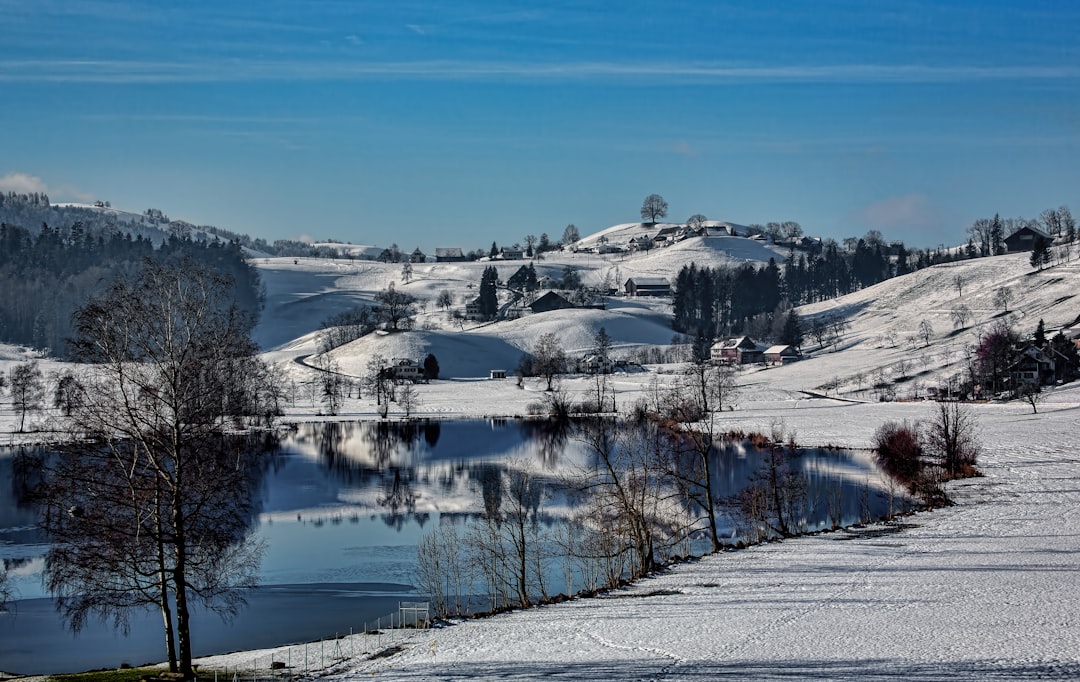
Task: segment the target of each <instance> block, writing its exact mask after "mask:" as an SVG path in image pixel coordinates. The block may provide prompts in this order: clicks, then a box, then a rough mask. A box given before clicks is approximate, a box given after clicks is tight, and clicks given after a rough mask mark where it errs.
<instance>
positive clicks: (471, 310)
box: [465, 296, 483, 320]
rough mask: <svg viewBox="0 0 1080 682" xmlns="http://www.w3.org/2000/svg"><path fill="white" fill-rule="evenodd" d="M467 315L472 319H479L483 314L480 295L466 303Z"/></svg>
mask: <svg viewBox="0 0 1080 682" xmlns="http://www.w3.org/2000/svg"><path fill="white" fill-rule="evenodd" d="M465 317H467V318H469V319H470V320H479V319H480V318H481V317H483V315H481V314H480V297H479V296H477V297H476V298H474V299H473V300H471V301H469V302H468V303H466V304H465Z"/></svg>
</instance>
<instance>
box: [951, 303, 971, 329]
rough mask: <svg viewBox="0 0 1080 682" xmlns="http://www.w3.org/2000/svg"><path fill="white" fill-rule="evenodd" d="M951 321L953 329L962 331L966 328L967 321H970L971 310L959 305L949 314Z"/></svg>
mask: <svg viewBox="0 0 1080 682" xmlns="http://www.w3.org/2000/svg"><path fill="white" fill-rule="evenodd" d="M950 316H951V317H952V321H953V327H954V328H955V329H963V328H964V327H965V326H967V323H968V320H970V319H971V309H970V308H968V307H967V306H966V305H964V304H963V303H961V304H960V305H958V306H956V307H955V308H953V309H952V312H951V313H950Z"/></svg>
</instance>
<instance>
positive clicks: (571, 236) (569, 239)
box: [562, 223, 581, 246]
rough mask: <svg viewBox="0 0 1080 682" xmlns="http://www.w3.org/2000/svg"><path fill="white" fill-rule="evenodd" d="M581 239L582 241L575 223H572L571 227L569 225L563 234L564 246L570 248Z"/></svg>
mask: <svg viewBox="0 0 1080 682" xmlns="http://www.w3.org/2000/svg"><path fill="white" fill-rule="evenodd" d="M580 239H581V235H580V234H579V233H578V229H577V226H576V225H574V224H573V223H570V224H569V225H567V226H566V229H565V230H563V233H562V243H563V246H569V245H570V244H573V243H574V242H576V241H578V240H580Z"/></svg>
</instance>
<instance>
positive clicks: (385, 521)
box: [0, 420, 888, 669]
mask: <svg viewBox="0 0 1080 682" xmlns="http://www.w3.org/2000/svg"><path fill="white" fill-rule="evenodd" d="M14 455H15V452H14V451H13V450H12V449H6V450H5V449H0V493H2V494H0V558H2V559H3V561H4V565H5V566H7V567H8V570H9V571H11V572H13V573H14V575H15V578H16V580H15V586H16V588H17V590H18V596H19V597H21V598H22V599H24V600H25V599H31V598H34V597H41V596H44V594H43V592H42V589H41V586H40V569H41V557H42V556H43V555H44V552H45V549H46V547H45V546H44V544H43V542H44V538H43V537H42V536H41V535H40V533H39V532H38V531H37V530H36V529H35V520H36V512H35V510H34V509H33V508H32V507H29V506H27V505H26V503H25V492H26V491H27V490H28V489H31V488H32V487H33V486H34V485H35V484H36V482H37V481H36V480H34V475H35V473H34V471H32V470H25V471H22V470H18V469H17V467H16V466H15V464H14V462H15V461H16V457H15V456H14ZM713 456H714V458H715V467H716V471H717V472H718V473H719V475H718V476H716V478H715V479H714V482H713V486H714V494H715V496H716V497H717V498H718V499H723V500H729V501H732V502H731V504H729V505H728V506H727V507H725V510H724V513H723V514H722V515H721V519H720V521H721V527H722V532H723V533H725V535H726V536H727V537H729V538H730V537H733V536H734V535H735V533H736V532H737V531H738V530H739V529H740V527H741V526H742V525H743V524H744V522H743V520H742V519H741V518H740V517H739V512H738V509H737V505H736V504H735V502H734V501H735V500H737V499H738V497H739V495H740V492H741V491H742V490H744V489H745V488H746V486H747V485H748V484H749V483H752V482H753V481H754V480H755V477H758V476H759V475H760V468H761V463H762V457H763V455H762V453H761V452H759V451H756V450H755V449H754V448H752V447H750V446H747V445H746V444H742V443H726V444H725V445H724V447H722V448H719V449H718V450H717V451H716V452H714V454H713ZM264 457H265V459H264V461H263V466H262V467H261V483H260V485H259V489H258V491H257V493H256V496H255V502H254V509H255V512H256V516H255V517H254V523H255V526H256V533H257V534H258V536H259V537H260V538H261V539H263V540H265V541H266V543H267V551H266V553H265V555H264V557H263V562H262V565H261V567H260V571H259V577H260V580H261V582H262V584H264V585H268V586H273V585H288V586H290V588H289V589H290V590H292V591H293V592H292V594H294V595H296V598H298V599H302V600H304V601H305V603H306V604H307V608H308V609H309V610H310V612H311V613H314V614H319V613H325V614H327V615H326V618H325V622H326V630H325V633H324V634H326V635H332V634H333V633H334V632H341V631H344V630H347V629H348V628H349V627H352V626H357V625H358V624H357V623H353V622H351V621H349V620H348V619H349V618H350V616H349V614H348V613H339V612H340V611H341V610H340V609H337V608H336V607H335V606H334V605H333V604H332V601H333V600H334V599H337V597H335V596H333V594H330V593H328V592H327V591H326V590H323V589H322V588H321V586H325V585H341V584H346V585H347V584H361V583H363V584H379V585H394V586H402V585H412V584H416V583H415V578H416V575H415V573H416V547H417V543H418V541H419V539H420V537H421V536H422V535H424V534H425V533H426V532H428V531H429V530H431V529H432V528H434V527H435V526H436V525H442V524H446V523H452V524H455V525H458V526H461V525H463V524H467V523H469V522H470V520H471V519H475V518H478V517H479V516H481V515H485V514H486V515H488V516H493V515H496V514H497V512H499V511H500V505H501V504H503V501H502V497H501V495H500V493H499V491H500V490H502V489H503V483H504V482H505V481H506V480H507V476H508V472H511V471H514V470H517V469H520V468H522V466H523V465H524V464H525V463H527V464H528V467H529V468H530V470H531V472H532V475H533V476H534V477H535V478H536V480H537V482H538V485H539V486H540V491H539V492H537V493H536V496H535V500H536V508H535V509H533V510H532V511H533V513H534V514H535V515H536V516H538V518H539V519H540V520H541V522H542V523H543V524H544V525H547V526H551V525H553V524H558V523H560V522H562V521H565V520H566V519H567V518H569V517H571V516H573V515H574V514H575V510H578V509H579V508H580V505H581V504H582V502H581V500H580V499H578V498H576V497H575V496H572V495H568V494H567V493H566V492H565V490H564V488H563V485H562V481H561V477H562V476H564V475H565V474H566V473H568V472H570V471H573V470H575V469H577V468H580V467H588V466H590V465H591V463H592V455H591V453H590V450H589V448H587V447H586V446H585V445H584V443H583V442H582V441H581V440H580V439H579V438H578V437H577V435H576V433H575V431H574V429H573V428H572V427H571V428H567V427H566V426H556V425H552V424H550V423H548V422H544V421H519V420H464V421H448V422H437V421H414V422H363V423H347V422H332V423H318V424H302V425H299V426H297V427H296V428H295V429H294V430H293V431H291V432H290V433H288V434H287V435H286V436H285V437H283V438H282V439H281V442H280V446H279V447H278V449H277V450H276V451H274V452H272V453H268V454H266V455H264ZM788 466H789V467H790V468H791V469H793V470H796V471H797V472H799V474H800V475H801V476H802V477H803V479H804V480H805V485H806V490H807V494H806V499H807V501H808V502H807V505H806V509H805V512H806V515H807V522H806V526H807V527H821V526H825V525H832V522H833V518H834V517H836V516H839V517H841V518H842V521H843V522H844V523H851V522H854V521H858V520H861V519H862V518H864V517H865V516H867V515H868V514H869V515H871V516H876V515H881V514H882V513H884V511H885V509H886V507H887V504H888V502H887V500H886V499H885V497H884V496H883V495H882V492H881V488H882V486H881V485H880V478H879V475H878V473H877V472H876V470H875V468H874V466H873V464H872V462H871V461H870V458H869V455H868V454H867V453H849V452H844V451H837V450H825V451H800V452H799V453H798V455H797V456H794V457H792V458H791V459H790V461H789V462H788ZM20 500H23V501H22V502H20ZM688 506H689V504H688ZM440 520H442V524H440ZM703 548H704V546H703V545H702V546H701V547H699V549H703ZM305 586H306V587H305ZM394 589H397V590H399V591H398V592H396V594H398V595H404V596H405V598H408V593H407V592H403V591H400V588H394ZM362 591H363V590H361V592H362ZM328 594H329V595H330V596H328ZM335 594H336V593H335ZM413 596H415V595H413ZM365 598H366V597H362V596H358V597H355V599H358V600H363V599H365ZM25 603H26V604H27V609H29V603H30V602H25ZM380 603H381V602H380ZM27 612H29V611H27ZM34 612H35V613H37V612H38V608H37V607H35V609H34ZM260 613H264V612H262V611H260ZM333 614H339V615H333ZM5 618H6V619H8V621H9V622H7V623H5V622H3V621H4V619H5ZM335 618H338V620H334V619H335ZM10 621H11V615H10V614H8V615H0V628H5V629H4V636H0V663H3V662H5V661H6V660H10V658H9V657H11V656H13V655H14V653H13V651H14V648H15V647H16V646H18V647H22V648H21V649H20V651H24V652H30V653H25V654H24V655H23V654H21V655H22V656H23V657H22V658H20V659H19V660H22V661H25V660H33V656H35V655H40V656H47V654H46V653H44V652H47V651H49V650H50V649H53V650H55V649H56V648H58V647H59V648H64V649H65V650H67V651H73V652H75V653H76V654H79V655H80V656H82V657H81V658H79V659H78V660H81V661H87V663H86V665H82V666H79V665H77V664H74V665H75V668H72V669H77V668H80V667H81V668H84V669H85V668H89V667H93V666H96V665H108V666H115V665H116V664H117V661H118V660H120V659H121V658H122V655H121V653H119V652H120V651H123V650H124V647H125V646H126V645H125V641H126V640H124V639H122V638H118V637H116V636H113V635H111V634H110V636H109V637H107V638H105V639H106V640H108V641H111V642H113V645H112V646H113V648H111V649H110V645H109V644H108V642H105V643H103V642H102V640H101V638H100V637H92V636H89V635H88V636H87V637H84V638H82V639H77V640H72V638H71V636H70V635H69V634H68V633H66V632H65V631H64V630H63V628H62V626H61V625H60V624H59V619H58V618H57V619H56V620H55V621H54V622H52V623H51V624H46V623H45V621H44V620H43V621H42V625H40V627H39V628H38V629H37V630H33V629H31V628H24V627H20V628H13V627H11V623H10ZM288 621H289V617H288V614H284V613H282V614H277V615H276V616H273V617H270V616H266V615H265V613H264V616H263V617H262V618H261V619H256V620H254V621H253V620H251V619H245V616H241V621H240V624H239V625H238V626H237V628H233V630H237V629H242V628H245V627H246V628H258V629H259V631H260V632H259V634H260V637H261V638H262V639H260V640H259V641H260V642H261V643H260V646H262V645H265V644H266V642H265V640H266V637H265V631H266V630H267V629H275V628H276V631H277V636H276V637H277V641H279V642H285V641H294V639H295V637H293V636H292V635H291V633H290V628H289V625H288ZM24 623H25V621H24ZM207 627H209V626H207ZM19 631H22V634H23V639H22V640H20V641H19V642H18V643H17V642H16V640H15V638H16V637H18V636H19ZM110 632H111V631H110ZM234 634H238V635H242V634H243V633H242V632H240V633H234ZM252 634H255V633H252ZM195 636H196V639H198V633H195ZM310 636H316V635H310ZM91 639H93V642H94V643H93V644H92V645H90V644H89V642H90V641H91ZM270 639H274V637H271V638H270ZM249 640H250V638H249V639H244V638H243V637H240V636H238V637H234V638H233V639H228V638H225V637H223V636H221V635H216V636H215V638H214V641H213V642H207V641H206V640H203V641H202V642H201V647H202V651H203V652H204V653H205V652H207V651H209V650H210V649H208V648H207V647H209V648H211V649H212V648H213V647H215V646H219V647H220V646H229V647H231V648H239V647H243V646H247V645H246V644H245V643H244V642H247V641H249ZM251 641H253V640H251ZM79 642H86V644H85V645H80V644H79ZM224 642H228V644H227V645H226V644H224ZM35 651H36V652H38V653H37V654H34V653H33V652H35ZM80 652H81V654H80ZM27 656H29V657H30V658H29V659H27ZM157 657H160V653H159V654H158V656H157ZM43 660H47V659H43ZM91 660H92V661H94V662H90V661H91ZM3 667H4V665H0V668H3ZM9 667H13V668H14V666H9ZM16 669H18V668H16Z"/></svg>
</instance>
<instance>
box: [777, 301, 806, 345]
mask: <svg viewBox="0 0 1080 682" xmlns="http://www.w3.org/2000/svg"><path fill="white" fill-rule="evenodd" d="M802 342H803V331H802V320H801V319H800V318H799V314H798V313H796V312H795V311H794V310H789V311H788V314H787V319H786V320H784V331H783V333H782V334H781V337H780V343H783V344H784V345H787V346H794V347H798V346H801V345H802Z"/></svg>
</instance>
